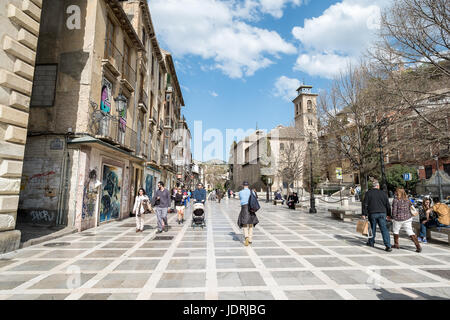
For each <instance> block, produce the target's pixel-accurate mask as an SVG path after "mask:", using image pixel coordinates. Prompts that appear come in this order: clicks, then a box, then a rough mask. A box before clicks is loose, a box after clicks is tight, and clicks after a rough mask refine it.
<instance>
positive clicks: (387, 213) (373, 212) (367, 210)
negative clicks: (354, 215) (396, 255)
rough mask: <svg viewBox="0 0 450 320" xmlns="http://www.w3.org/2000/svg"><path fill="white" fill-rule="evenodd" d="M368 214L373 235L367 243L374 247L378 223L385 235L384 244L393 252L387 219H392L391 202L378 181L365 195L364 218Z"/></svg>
mask: <svg viewBox="0 0 450 320" xmlns="http://www.w3.org/2000/svg"><path fill="white" fill-rule="evenodd" d="M367 216H369V221H370V227H371V229H372V236H373V237H372V238H370V239H369V241H368V242H367V245H368V246H370V247H374V245H375V235H376V234H375V233H376V230H377V224H378V226H379V227H380V231H381V234H382V236H383V242H384V245H385V246H386V249H385V250H386V251H388V252H391V251H392V248H391V236H390V234H389V230H388V228H387V226H386V220H390V219H391V205H390V204H389V198H388V196H387V195H386V193H384V192H383V191H381V190H380V184H379V182H378V181H375V182H374V183H373V189H371V190H369V191H367V193H366V194H365V195H364V202H363V212H362V217H363V219H366V217H367Z"/></svg>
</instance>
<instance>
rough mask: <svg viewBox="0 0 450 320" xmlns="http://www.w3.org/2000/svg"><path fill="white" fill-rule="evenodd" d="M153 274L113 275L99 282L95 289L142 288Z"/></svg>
mask: <svg viewBox="0 0 450 320" xmlns="http://www.w3.org/2000/svg"><path fill="white" fill-rule="evenodd" d="M150 276H151V273H150V272H148V273H112V274H108V275H107V276H106V277H104V278H103V279H102V280H100V281H99V282H97V284H96V285H95V286H94V288H142V287H144V285H145V283H146V282H147V280H148V279H149V278H150Z"/></svg>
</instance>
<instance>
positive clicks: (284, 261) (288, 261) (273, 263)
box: [261, 258, 305, 268]
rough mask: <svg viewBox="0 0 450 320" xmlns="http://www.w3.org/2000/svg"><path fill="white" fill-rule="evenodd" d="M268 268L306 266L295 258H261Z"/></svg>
mask: <svg viewBox="0 0 450 320" xmlns="http://www.w3.org/2000/svg"><path fill="white" fill-rule="evenodd" d="M261 261H262V262H263V264H264V265H265V266H266V268H304V267H305V266H304V265H302V264H301V263H300V262H299V261H297V260H296V259H294V258H261Z"/></svg>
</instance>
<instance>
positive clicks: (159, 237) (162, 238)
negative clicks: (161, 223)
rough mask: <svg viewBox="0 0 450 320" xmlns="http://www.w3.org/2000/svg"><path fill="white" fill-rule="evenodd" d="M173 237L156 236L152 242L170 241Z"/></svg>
mask: <svg viewBox="0 0 450 320" xmlns="http://www.w3.org/2000/svg"><path fill="white" fill-rule="evenodd" d="M173 238H174V237H173V236H156V237H155V238H154V239H153V240H172V239H173Z"/></svg>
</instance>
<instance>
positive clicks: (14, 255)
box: [0, 249, 47, 261]
mask: <svg viewBox="0 0 450 320" xmlns="http://www.w3.org/2000/svg"><path fill="white" fill-rule="evenodd" d="M45 251H47V250H34V249H24V250H17V251H14V252H9V253H8V259H25V258H31V257H34V256H35V255H37V254H40V253H43V252H45ZM8 259H6V260H8ZM0 261H2V260H1V259H0Z"/></svg>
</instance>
